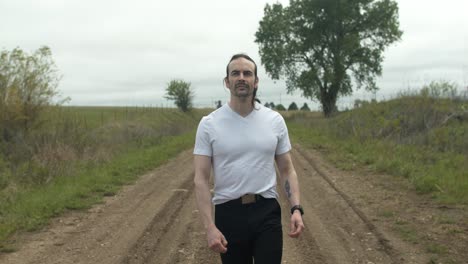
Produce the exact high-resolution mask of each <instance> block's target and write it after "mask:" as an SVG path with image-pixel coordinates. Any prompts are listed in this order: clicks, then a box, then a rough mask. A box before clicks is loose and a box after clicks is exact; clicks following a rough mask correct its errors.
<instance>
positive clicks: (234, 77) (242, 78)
mask: <svg viewBox="0 0 468 264" xmlns="http://www.w3.org/2000/svg"><path fill="white" fill-rule="evenodd" d="M228 69H229V72H228V76H227V79H226V80H225V82H226V87H227V88H229V90H230V91H231V95H233V96H236V97H243V98H246V97H249V96H251V95H252V94H253V91H254V89H255V88H257V85H258V79H257V77H255V65H254V64H253V62H251V61H249V60H247V59H244V58H238V59H235V60H233V61H231V63H229V67H228Z"/></svg>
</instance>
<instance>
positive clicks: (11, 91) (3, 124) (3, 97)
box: [0, 47, 60, 141]
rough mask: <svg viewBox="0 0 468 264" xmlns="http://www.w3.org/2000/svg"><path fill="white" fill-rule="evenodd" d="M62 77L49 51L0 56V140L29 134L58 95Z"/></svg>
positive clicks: (19, 50) (43, 49)
mask: <svg viewBox="0 0 468 264" xmlns="http://www.w3.org/2000/svg"><path fill="white" fill-rule="evenodd" d="M59 80H60V77H59V76H58V73H57V68H56V66H55V63H54V61H53V59H52V53H51V51H50V49H49V48H48V47H41V48H39V49H38V50H36V51H35V52H34V53H33V54H28V53H26V52H24V51H22V50H21V49H19V48H15V49H14V50H12V51H2V52H1V54H0V140H3V141H11V140H12V138H13V137H14V136H17V135H18V134H24V133H27V132H28V131H29V129H30V128H31V127H32V126H33V125H38V124H37V123H35V122H36V121H37V119H38V117H39V116H40V114H41V113H42V112H43V111H44V109H45V107H46V106H48V105H51V104H52V99H53V98H54V96H56V95H57V94H58V91H57V86H58V83H59Z"/></svg>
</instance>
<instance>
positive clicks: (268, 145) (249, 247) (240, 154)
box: [194, 54, 304, 264]
mask: <svg viewBox="0 0 468 264" xmlns="http://www.w3.org/2000/svg"><path fill="white" fill-rule="evenodd" d="M258 81H259V80H258V76H257V65H256V64H255V62H254V61H253V60H252V59H251V58H250V57H249V56H247V55H245V54H236V55H234V56H233V57H232V58H231V60H230V61H229V63H228V65H227V67H226V77H225V78H224V83H225V85H226V87H227V88H228V89H229V90H230V93H231V96H230V101H229V102H228V103H227V104H225V105H223V106H222V107H221V108H219V109H217V110H215V111H214V112H212V113H211V114H209V115H208V116H205V117H203V119H202V120H201V121H200V124H199V126H198V130H197V136H196V141H195V149H194V154H195V157H194V165H195V179H194V181H195V193H196V197H197V204H198V208H199V211H200V214H201V217H202V221H203V224H204V227H205V229H206V234H207V240H208V246H209V247H210V248H211V249H212V250H213V251H215V252H218V253H221V260H222V263H223V264H229V263H233V264H252V263H253V260H255V264H274V263H278V264H279V263H281V257H282V247H283V240H282V229H281V209H280V206H279V203H278V201H277V198H278V194H277V192H276V185H277V182H276V172H275V161H276V164H277V166H278V170H279V172H280V175H279V176H280V177H279V178H280V183H279V185H280V186H281V188H282V189H283V190H284V191H285V194H286V197H288V199H289V203H290V204H291V223H290V231H289V236H291V237H293V238H296V237H298V236H299V235H300V234H301V232H302V230H303V229H304V224H303V221H302V214H303V210H302V207H301V206H300V200H299V184H298V180H297V175H296V171H295V170H294V166H293V164H292V161H291V156H290V153H289V151H290V150H291V144H290V142H289V136H288V131H287V128H286V124H285V122H284V119H283V118H282V116H281V115H280V114H279V113H277V112H275V111H273V110H270V109H269V108H266V107H264V106H262V105H260V104H259V103H256V98H255V97H256V93H257V89H258ZM211 168H213V172H214V183H215V184H214V197H213V199H212V200H211V192H210V187H209V179H210V173H211ZM212 202H213V203H214V205H215V220H214V221H213V214H212Z"/></svg>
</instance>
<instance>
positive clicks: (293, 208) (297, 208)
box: [291, 204, 304, 215]
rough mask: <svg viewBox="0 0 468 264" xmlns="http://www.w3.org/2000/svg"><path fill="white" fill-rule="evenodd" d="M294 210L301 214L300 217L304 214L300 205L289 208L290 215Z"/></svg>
mask: <svg viewBox="0 0 468 264" xmlns="http://www.w3.org/2000/svg"><path fill="white" fill-rule="evenodd" d="M296 210H299V212H300V213H301V215H303V214H304V209H302V206H301V205H299V204H298V205H295V206H293V207H292V208H291V214H294V211H296Z"/></svg>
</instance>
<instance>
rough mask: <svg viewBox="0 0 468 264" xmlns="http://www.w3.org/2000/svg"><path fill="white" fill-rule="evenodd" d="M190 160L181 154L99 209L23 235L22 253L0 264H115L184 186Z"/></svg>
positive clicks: (187, 182)
mask: <svg viewBox="0 0 468 264" xmlns="http://www.w3.org/2000/svg"><path fill="white" fill-rule="evenodd" d="M192 159H193V157H192V154H191V151H190V150H188V151H185V152H183V153H182V154H180V155H179V156H178V157H177V158H175V159H172V160H171V161H169V162H168V163H167V164H165V165H163V166H160V167H159V168H157V169H155V170H154V171H152V172H150V173H148V174H146V175H143V176H142V177H141V178H140V179H139V180H138V181H137V182H136V184H135V185H131V186H125V187H124V188H123V190H122V191H121V192H119V194H118V195H116V196H114V197H111V198H107V199H106V201H105V203H104V204H101V205H97V206H94V207H93V208H92V209H90V210H89V211H88V212H70V213H69V214H67V215H65V216H63V217H60V218H57V219H55V220H54V221H53V223H52V224H51V226H50V227H49V228H46V229H45V230H44V231H42V232H38V233H35V234H28V235H27V238H25V240H27V241H25V243H24V245H23V246H22V248H20V250H18V251H17V252H15V253H11V254H5V255H3V256H0V262H1V263H5V264H9V263H15V264H16V263H25V264H29V263H47V264H49V263H120V262H121V261H122V259H123V258H125V257H126V256H127V252H128V251H129V250H130V249H131V247H132V246H133V245H134V244H135V241H138V239H139V237H141V236H142V234H143V232H144V231H145V229H146V228H147V226H148V225H149V223H151V221H152V220H153V219H154V218H155V216H157V215H158V214H159V213H160V212H161V209H162V208H163V206H162V205H164V204H166V201H167V200H169V199H170V197H171V195H172V194H174V193H175V192H178V190H180V189H183V188H182V187H190V182H192V181H193V177H192V175H193V168H192V167H193V166H192V165H191V164H192ZM174 190H175V191H174ZM171 210H172V209H171Z"/></svg>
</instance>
